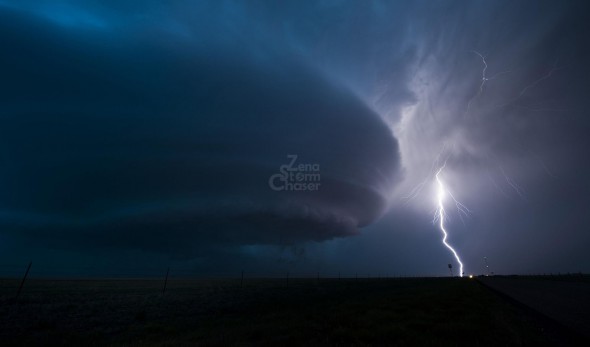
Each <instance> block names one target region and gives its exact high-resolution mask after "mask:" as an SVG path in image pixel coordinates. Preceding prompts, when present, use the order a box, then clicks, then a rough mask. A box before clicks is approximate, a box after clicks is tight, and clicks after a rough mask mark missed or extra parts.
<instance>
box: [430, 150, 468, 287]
mask: <svg viewBox="0 0 590 347" xmlns="http://www.w3.org/2000/svg"><path fill="white" fill-rule="evenodd" d="M446 165H447V163H446V161H445V162H444V164H443V165H442V166H441V167H440V168H439V169H438V171H437V172H436V175H435V176H434V177H435V179H436V183H437V187H438V191H437V203H438V206H437V209H436V213H435V219H434V221H433V222H437V221H438V223H439V228H440V231H441V232H442V234H443V239H442V243H443V244H444V245H445V247H447V248H448V249H449V250H450V251H451V252H452V253H453V255H454V256H455V259H456V260H457V263H459V276H460V277H463V262H461V258H460V257H459V254H458V253H457V251H455V249H454V248H453V247H452V246H451V245H450V244H449V243H448V242H447V237H448V236H449V234H448V232H447V230H446V228H445V216H446V211H445V205H444V199H445V196H446V195H447V194H448V195H449V196H450V197H451V198H452V199H453V200H454V201H455V204H456V205H457V208H458V209H459V208H460V207H462V208H465V209H466V210H465V213H466V212H468V211H469V210H468V209H467V208H466V207H465V206H464V205H463V204H461V203H459V202H458V201H457V200H455V198H454V197H453V195H452V194H451V193H450V192H449V191H448V190H447V189H446V188H445V185H444V183H443V181H442V180H441V179H440V174H441V172H442V171H443V169H444V168H445V166H446ZM459 210H460V211H462V210H461V209H459Z"/></svg>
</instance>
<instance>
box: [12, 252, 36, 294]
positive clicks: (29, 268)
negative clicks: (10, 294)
mask: <svg viewBox="0 0 590 347" xmlns="http://www.w3.org/2000/svg"><path fill="white" fill-rule="evenodd" d="M31 265H33V262H32V261H31V262H29V266H27V271H25V275H24V276H23V280H22V281H21V282H20V286H18V291H17V292H16V297H15V299H18V297H19V295H20V292H21V290H23V286H24V285H25V280H26V279H27V276H28V275H29V270H31Z"/></svg>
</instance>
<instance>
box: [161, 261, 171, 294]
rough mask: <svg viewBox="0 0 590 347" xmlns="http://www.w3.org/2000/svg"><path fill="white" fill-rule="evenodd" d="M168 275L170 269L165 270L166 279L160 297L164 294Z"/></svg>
mask: <svg viewBox="0 0 590 347" xmlns="http://www.w3.org/2000/svg"><path fill="white" fill-rule="evenodd" d="M168 274H170V267H168V269H167V270H166V279H165V280H164V288H162V295H164V293H165V292H166V285H167V284H168Z"/></svg>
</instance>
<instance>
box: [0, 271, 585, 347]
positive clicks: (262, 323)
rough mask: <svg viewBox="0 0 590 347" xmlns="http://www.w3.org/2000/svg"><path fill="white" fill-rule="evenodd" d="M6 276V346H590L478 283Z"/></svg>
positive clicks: (2, 332)
mask: <svg viewBox="0 0 590 347" xmlns="http://www.w3.org/2000/svg"><path fill="white" fill-rule="evenodd" d="M18 284H19V281H18V280H8V279H4V280H0V345H2V346H11V345H56V344H60V345H76V346H80V345H85V346H88V345H109V346H120V345H132V346H143V345H148V346H161V345H165V346H175V345H273V346H276V345H302V344H307V345H344V346H348V345H400V346H404V345H430V346H441V345H450V346H456V345H465V346H467V345H469V346H504V345H513V346H521V345H528V346H539V345H583V344H584V342H585V341H582V340H581V339H583V338H582V337H581V335H580V336H577V335H575V334H574V335H572V334H570V332H569V331H568V330H567V328H565V327H561V326H560V325H559V324H557V323H556V324H553V322H551V321H548V320H546V319H543V317H539V316H538V315H537V314H536V313H535V312H532V311H530V310H528V309H527V308H525V307H521V306H519V305H517V304H514V303H512V302H510V300H506V299H505V298H503V297H502V296H501V295H499V294H497V293H496V292H494V291H492V290H490V289H489V288H487V287H486V286H484V285H482V284H481V283H479V282H478V281H477V280H475V279H471V280H470V279H458V278H447V279H445V278H426V279H362V280H361V279H358V280H355V279H341V280H338V279H323V280H322V279H320V280H319V281H317V280H315V279H295V280H293V279H291V280H289V281H288V282H287V281H286V280H285V279H280V280H279V279H272V280H262V279H260V280H256V279H247V280H245V281H244V283H243V286H242V287H241V286H240V280H171V281H169V283H168V287H167V289H166V292H165V294H164V295H162V284H163V282H162V281H161V280H29V281H28V282H27V283H26V285H25V288H24V290H23V292H22V294H21V296H20V298H19V299H18V300H15V299H14V296H15V293H16V290H17V288H18Z"/></svg>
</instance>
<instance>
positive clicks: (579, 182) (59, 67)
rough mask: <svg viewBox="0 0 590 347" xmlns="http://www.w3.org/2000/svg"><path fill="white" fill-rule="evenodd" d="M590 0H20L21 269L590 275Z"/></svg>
mask: <svg viewBox="0 0 590 347" xmlns="http://www.w3.org/2000/svg"><path fill="white" fill-rule="evenodd" d="M588 13H590V7H589V6H588V5H586V4H585V2H584V1H578V2H575V1H557V0H555V1H537V0H534V1H533V0H531V1H377V0H374V1H336V0H324V1H198V2H197V1H157V0H148V1H140V0H117V1H99V0H93V1H89V0H85V1H82V0H63V1H58V0H55V1H42V0H39V1H32V0H26V1H25V0H15V1H8V0H0V47H2V52H1V54H0V276H13V275H17V274H20V273H21V272H22V271H23V269H24V267H25V266H26V264H27V262H28V261H30V260H32V261H33V269H32V270H31V271H32V272H31V274H32V275H37V276H94V275H97V276H99V275H105V276H106V275H113V276H134V275H137V276H139V275H156V274H161V273H163V272H164V271H165V269H166V268H167V267H168V266H170V267H171V269H172V270H171V271H172V274H177V275H195V276H210V275H214V276H237V275H238V274H239V273H240V271H241V270H244V271H245V272H246V273H248V274H261V275H265V276H266V275H269V276H270V275H279V274H282V273H285V272H287V271H289V272H290V273H291V274H294V276H296V275H301V276H304V275H310V276H312V275H313V276H315V274H316V273H317V272H318V271H319V272H320V273H322V274H324V275H326V276H328V275H337V274H338V273H339V272H340V273H341V274H342V275H343V276H355V274H358V275H359V276H361V275H362V276H366V275H371V276H379V275H381V276H385V275H391V276H393V275H398V276H399V275H404V276H423V275H435V276H439V275H441V276H444V275H448V273H449V270H448V268H447V264H448V263H452V264H453V265H454V267H455V269H456V268H457V263H456V262H455V259H454V257H453V255H452V253H451V252H450V251H449V249H447V248H446V247H444V245H443V244H442V243H441V239H442V234H441V231H440V230H439V228H438V224H437V223H433V216H434V215H435V210H436V208H437V188H436V181H435V173H436V170H437V169H439V168H440V167H441V165H442V164H443V163H445V162H446V165H445V166H444V170H443V171H442V172H441V174H440V177H441V179H442V180H443V181H444V183H445V187H446V189H448V192H452V193H450V194H452V196H453V197H454V198H455V199H456V200H457V201H460V202H461V203H462V204H464V206H466V207H467V208H468V209H469V212H468V213H467V214H461V213H459V211H458V210H457V208H456V206H455V203H454V202H453V201H452V199H451V198H450V195H449V194H447V196H446V198H445V200H444V202H445V210H446V212H447V216H446V219H445V223H446V229H447V231H448V232H449V238H448V241H449V243H450V244H451V245H452V246H453V247H454V248H455V249H456V251H457V252H458V254H459V255H460V257H461V259H462V261H463V263H464V265H465V272H466V273H474V274H480V273H484V272H485V271H486V270H485V267H484V260H483V259H484V257H487V259H488V262H489V266H490V268H491V271H494V272H496V273H503V274H512V273H521V274H528V273H550V272H553V273H557V272H562V273H566V272H578V271H581V272H590V252H589V251H588V249H589V246H590V228H589V227H590V211H589V210H590V155H589V153H588V152H589V150H590V118H589V116H590V114H589V112H590V111H589V110H590V40H589V38H590V18H589V15H588ZM292 155H296V156H297V157H296V161H295V162H294V163H291V162H292V160H293V158H294V157H292ZM289 165H291V166H290V167H291V168H298V167H299V169H298V171H295V174H297V173H302V174H303V179H302V181H301V180H299V181H297V182H304V183H305V184H306V185H305V187H307V188H306V190H293V189H289V187H288V186H286V185H285V184H284V183H285V181H281V178H282V177H283V176H282V173H281V172H284V171H285V170H286V168H287V167H288V166H289ZM299 165H301V166H299ZM282 170H283V171H282ZM273 175H279V176H273ZM306 175H307V176H306ZM273 177H275V178H277V177H278V179H275V178H273ZM294 180H295V181H293V182H296V180H297V178H294ZM277 182H278V186H277ZM309 182H311V183H309ZM308 183H309V184H308ZM316 183H317V184H316ZM298 187H300V186H298ZM314 187H315V188H316V189H311V188H314ZM281 189H282V190H281ZM456 271H457V270H455V273H456Z"/></svg>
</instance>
